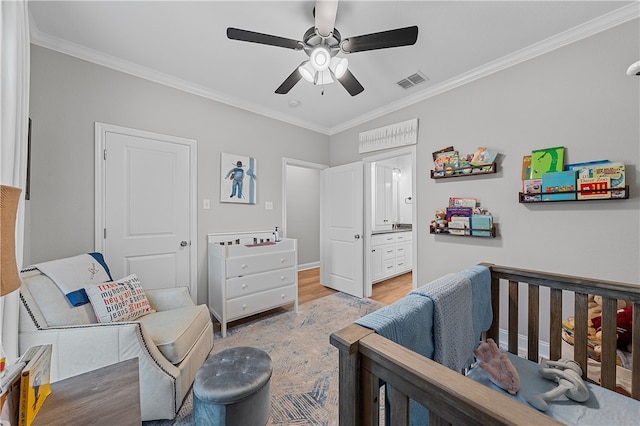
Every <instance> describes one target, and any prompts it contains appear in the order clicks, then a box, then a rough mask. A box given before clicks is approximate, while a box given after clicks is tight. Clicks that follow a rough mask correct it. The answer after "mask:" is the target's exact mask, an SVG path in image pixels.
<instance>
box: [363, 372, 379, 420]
mask: <svg viewBox="0 0 640 426" xmlns="http://www.w3.org/2000/svg"><path fill="white" fill-rule="evenodd" d="M362 399H363V404H362V418H363V419H364V422H365V423H364V424H367V425H371V426H378V423H379V422H380V380H379V379H378V377H376V376H375V374H373V373H370V372H369V371H366V370H363V371H362Z"/></svg>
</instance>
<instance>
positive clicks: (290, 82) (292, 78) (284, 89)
mask: <svg viewBox="0 0 640 426" xmlns="http://www.w3.org/2000/svg"><path fill="white" fill-rule="evenodd" d="M302 64H304V62H303V63H302ZM302 64H300V65H299V66H297V67H296V69H295V70H293V72H292V73H291V75H289V77H287V78H286V79H285V80H284V81H283V82H282V84H281V85H280V87H278V88H277V89H276V93H277V94H279V95H286V94H287V93H289V90H291V89H292V88H293V86H295V85H296V84H297V83H298V82H299V81H300V79H302V74H300V71H298V68H299V67H300V66H302Z"/></svg>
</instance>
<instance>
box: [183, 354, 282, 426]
mask: <svg viewBox="0 0 640 426" xmlns="http://www.w3.org/2000/svg"><path fill="white" fill-rule="evenodd" d="M271 371H272V369H271V358H270V357H269V355H268V354H267V353H266V352H265V351H262V350H260V349H256V348H249V347H238V348H230V349H225V350H223V351H221V352H219V353H217V354H215V355H213V356H211V357H209V358H208V359H207V360H206V361H205V362H204V363H203V364H202V366H201V367H200V369H199V370H198V372H197V373H196V378H195V381H194V382H193V419H194V422H195V424H196V425H197V426H204V425H227V426H235V425H238V426H264V425H265V424H266V423H267V421H268V420H269V408H270V405H271V401H270V392H269V382H270V381H271Z"/></svg>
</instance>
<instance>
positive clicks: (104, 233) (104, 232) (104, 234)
mask: <svg viewBox="0 0 640 426" xmlns="http://www.w3.org/2000/svg"><path fill="white" fill-rule="evenodd" d="M102 231H103V232H102V235H103V237H102V238H104V239H105V240H106V239H107V228H104V229H103V230H102Z"/></svg>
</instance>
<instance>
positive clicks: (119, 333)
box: [19, 321, 180, 382]
mask: <svg viewBox="0 0 640 426" xmlns="http://www.w3.org/2000/svg"><path fill="white" fill-rule="evenodd" d="M19 339H20V352H21V353H24V352H25V351H26V350H27V349H29V348H30V347H31V346H35V345H42V344H49V343H50V344H52V345H53V354H52V357H51V381H52V382H54V381H58V380H62V379H64V378H67V377H71V376H75V375H77V374H81V373H85V372H87V371H91V370H95V369H96V368H100V367H104V366H107V365H111V364H115V363H117V362H120V361H125V360H128V359H131V358H138V361H139V366H140V371H141V376H142V375H143V374H142V371H143V370H145V371H148V373H147V374H144V375H145V376H147V375H150V376H155V380H153V381H158V380H159V381H162V380H166V379H168V378H171V379H173V378H175V377H177V376H178V375H179V374H180V372H179V370H178V368H177V367H175V366H174V365H173V364H171V363H170V362H169V361H167V359H166V358H165V357H164V356H163V355H162V354H161V353H160V351H159V349H158V348H157V347H156V345H155V344H154V343H153V341H152V340H151V338H149V337H147V336H146V334H145V331H144V327H143V325H142V324H140V323H139V322H136V321H132V322H117V323H97V324H87V325H80V326H64V327H52V328H45V329H40V330H37V331H35V332H26V333H20V337H19Z"/></svg>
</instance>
